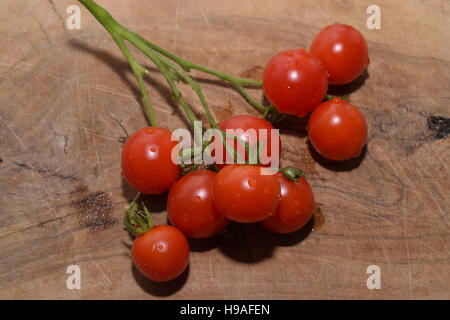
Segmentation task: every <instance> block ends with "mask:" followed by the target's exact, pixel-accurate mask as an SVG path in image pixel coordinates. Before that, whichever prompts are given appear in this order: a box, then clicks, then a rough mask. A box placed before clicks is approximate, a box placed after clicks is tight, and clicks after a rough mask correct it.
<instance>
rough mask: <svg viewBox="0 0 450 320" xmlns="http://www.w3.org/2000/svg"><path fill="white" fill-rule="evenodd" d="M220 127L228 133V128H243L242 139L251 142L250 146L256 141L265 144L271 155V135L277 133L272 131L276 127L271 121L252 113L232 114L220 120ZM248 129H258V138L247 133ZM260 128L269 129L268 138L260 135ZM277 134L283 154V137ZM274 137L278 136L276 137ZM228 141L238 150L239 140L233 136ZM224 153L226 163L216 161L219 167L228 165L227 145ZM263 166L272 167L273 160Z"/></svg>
mask: <svg viewBox="0 0 450 320" xmlns="http://www.w3.org/2000/svg"><path fill="white" fill-rule="evenodd" d="M219 127H220V129H221V130H222V131H224V132H225V133H226V131H225V130H227V129H232V130H236V129H242V130H243V131H244V132H243V133H242V134H238V135H237V137H238V138H240V139H242V140H243V141H246V142H247V143H248V144H249V147H250V148H251V147H253V146H255V144H256V143H258V145H259V146H264V145H265V147H264V150H263V152H268V153H267V156H268V157H270V156H271V155H272V152H271V150H272V149H271V148H272V142H271V139H272V138H271V137H272V134H275V132H272V131H271V130H273V129H275V128H274V127H273V125H272V124H271V123H270V122H269V121H267V120H264V119H261V118H257V117H254V116H250V115H237V116H232V117H230V118H228V119H226V120H224V121H222V122H220V123H219ZM248 129H254V130H255V131H256V139H255V137H254V136H253V135H249V134H245V131H247V130H248ZM260 129H264V130H267V139H263V137H260V134H259V130H260ZM277 136H278V145H279V150H278V154H279V155H280V156H281V149H282V147H281V139H280V135H279V134H277ZM274 138H276V137H274ZM218 141H219V140H218ZM227 143H228V145H229V146H230V147H233V149H234V150H235V152H236V150H237V142H236V141H235V140H234V139H232V138H227ZM242 150H243V149H242ZM222 154H223V162H224V163H223V164H220V163H216V166H217V167H218V168H219V169H222V168H223V167H225V166H226V165H227V164H226V163H225V161H226V160H227V153H226V149H225V147H223V151H222ZM231 159H232V158H231ZM245 159H248V154H246V153H245ZM263 166H267V167H270V166H271V162H269V163H267V164H264V165H263Z"/></svg>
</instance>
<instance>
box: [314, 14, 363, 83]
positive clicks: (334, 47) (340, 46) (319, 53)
mask: <svg viewBox="0 0 450 320" xmlns="http://www.w3.org/2000/svg"><path fill="white" fill-rule="evenodd" d="M310 52H311V54H312V55H314V56H315V57H317V58H318V59H319V60H320V61H322V64H323V66H324V67H325V70H326V73H327V75H328V81H329V82H330V83H331V84H346V83H349V82H352V81H353V80H355V79H356V78H358V77H359V76H360V75H361V73H362V72H363V71H364V69H365V68H366V67H367V66H368V65H369V52H368V49H367V43H366V40H365V39H364V37H363V36H362V34H361V33H360V32H359V31H358V30H356V29H355V28H353V27H352V26H349V25H345V24H340V23H336V24H333V25H330V26H327V27H325V28H324V29H323V30H322V31H320V32H319V34H318V35H317V36H316V38H315V39H314V41H313V43H312V45H311V50H310Z"/></svg>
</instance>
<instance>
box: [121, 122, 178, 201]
mask: <svg viewBox="0 0 450 320" xmlns="http://www.w3.org/2000/svg"><path fill="white" fill-rule="evenodd" d="M170 137H171V133H170V131H169V130H167V129H164V128H160V127H148V128H142V129H140V130H138V131H136V132H135V133H134V134H133V135H132V136H130V137H129V138H128V140H127V142H126V143H125V145H124V146H123V150H122V175H123V177H124V178H125V179H126V180H127V181H128V183H129V184H130V185H132V186H133V187H134V188H135V189H137V190H138V191H139V192H142V193H145V194H160V193H163V192H166V191H168V190H169V189H170V187H171V186H172V185H173V184H174V183H175V181H176V180H177V179H178V178H179V177H180V168H179V167H178V165H177V164H175V163H173V162H172V159H171V154H172V149H173V148H174V147H175V146H176V145H177V144H178V142H177V141H171V139H170Z"/></svg>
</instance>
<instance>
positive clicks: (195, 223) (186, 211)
mask: <svg viewBox="0 0 450 320" xmlns="http://www.w3.org/2000/svg"><path fill="white" fill-rule="evenodd" d="M215 177H216V173H214V172H212V171H209V170H200V171H194V172H191V173H189V174H187V175H185V176H184V177H182V178H181V179H180V180H178V181H177V182H176V183H175V184H174V185H173V187H172V189H170V192H169V197H168V202H167V212H168V217H169V220H170V222H171V223H172V224H173V225H174V226H175V227H177V228H178V229H180V230H181V232H183V233H184V234H185V235H186V236H187V237H189V238H207V237H210V236H212V235H214V234H216V233H218V232H219V231H220V230H222V228H223V227H224V226H225V225H226V224H227V222H228V221H227V219H226V218H225V217H224V216H223V215H222V214H220V213H219V212H218V211H217V210H216V208H215V207H214V204H213V197H212V191H213V185H214V178H215Z"/></svg>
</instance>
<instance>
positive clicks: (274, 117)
mask: <svg viewBox="0 0 450 320" xmlns="http://www.w3.org/2000/svg"><path fill="white" fill-rule="evenodd" d="M285 117H286V114H285V113H282V112H280V111H278V109H277V108H276V107H275V106H274V105H272V104H270V105H269V106H267V108H266V111H264V113H263V115H262V118H263V119H265V120H267V121H270V122H271V123H272V124H274V125H276V124H277V123H279V122H281V121H282V120H283V119H284V118H285Z"/></svg>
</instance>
